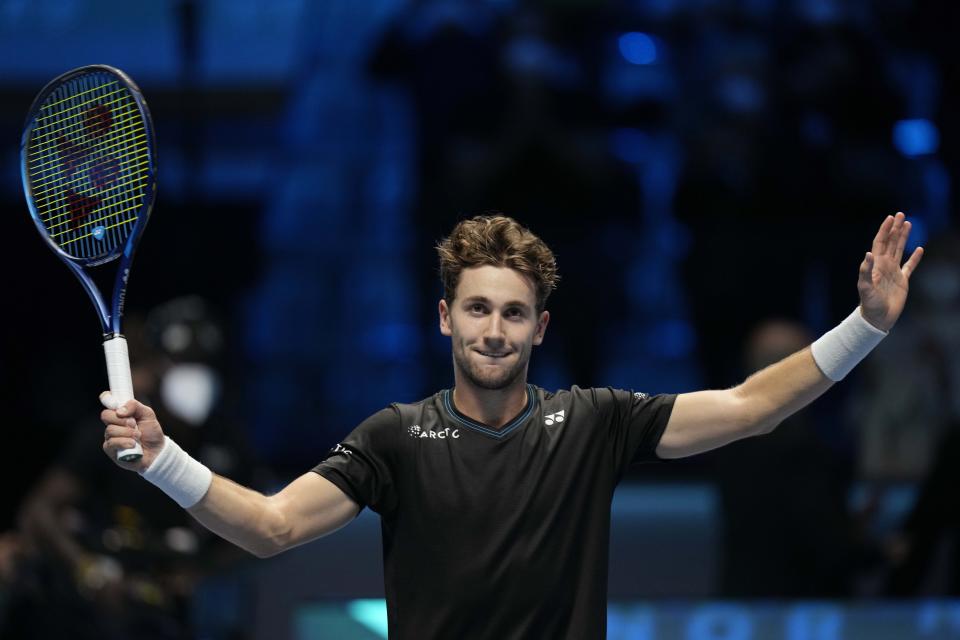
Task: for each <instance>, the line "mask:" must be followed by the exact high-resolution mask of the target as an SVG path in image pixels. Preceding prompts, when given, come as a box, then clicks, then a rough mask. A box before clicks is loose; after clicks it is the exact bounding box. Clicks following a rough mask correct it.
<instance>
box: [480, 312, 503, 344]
mask: <svg viewBox="0 0 960 640" xmlns="http://www.w3.org/2000/svg"><path fill="white" fill-rule="evenodd" d="M504 339H505V336H504V334H503V319H502V318H501V317H500V315H499V314H496V313H491V314H490V321H489V322H487V326H486V327H485V328H484V331H483V340H484V342H487V343H492V344H502V343H503V341H504Z"/></svg>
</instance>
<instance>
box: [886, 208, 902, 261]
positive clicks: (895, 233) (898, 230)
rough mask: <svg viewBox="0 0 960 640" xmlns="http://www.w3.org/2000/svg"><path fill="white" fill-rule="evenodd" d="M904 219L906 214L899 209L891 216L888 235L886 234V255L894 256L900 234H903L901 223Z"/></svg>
mask: <svg viewBox="0 0 960 640" xmlns="http://www.w3.org/2000/svg"><path fill="white" fill-rule="evenodd" d="M905 219H906V216H904V215H903V213H902V212H900V211H898V212H897V215H895V216H894V217H893V226H891V227H890V235H889V236H887V246H886V253H887V255H888V256H892V257H896V254H897V246H898V244H899V243H900V236H901V235H903V223H904V220H905Z"/></svg>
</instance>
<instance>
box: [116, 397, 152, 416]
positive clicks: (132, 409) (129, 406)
mask: <svg viewBox="0 0 960 640" xmlns="http://www.w3.org/2000/svg"><path fill="white" fill-rule="evenodd" d="M117 415H118V416H120V417H122V418H127V417H129V418H134V419H135V420H138V421H139V420H155V419H156V417H157V416H156V414H154V412H153V409H151V408H150V407H148V406H147V405H145V404H143V403H140V402H137V401H136V400H127V401H126V402H125V403H124V404H122V405H120V406H119V407H117Z"/></svg>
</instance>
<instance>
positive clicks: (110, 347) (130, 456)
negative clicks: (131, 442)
mask: <svg viewBox="0 0 960 640" xmlns="http://www.w3.org/2000/svg"><path fill="white" fill-rule="evenodd" d="M103 353H104V355H105V356H106V358H107V379H108V380H109V381H110V394H111V395H112V396H113V399H114V400H116V402H117V406H120V405H122V404H123V403H124V402H126V401H127V400H132V399H133V379H132V377H131V376H130V356H128V355H127V339H126V338H124V337H123V336H114V337H113V338H110V339H109V340H106V341H105V342H104V343H103ZM142 455H143V449H142V448H140V443H139V442H138V443H136V446H134V447H133V448H132V449H123V450H122V451H118V452H117V460H123V461H124V462H131V461H134V460H138V459H139V458H140V457H141V456H142Z"/></svg>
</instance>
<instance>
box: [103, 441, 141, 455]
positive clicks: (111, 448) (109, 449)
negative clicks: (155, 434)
mask: <svg viewBox="0 0 960 640" xmlns="http://www.w3.org/2000/svg"><path fill="white" fill-rule="evenodd" d="M136 446H137V441H136V440H134V439H133V438H110V439H109V440H105V441H104V443H103V450H104V451H105V452H106V453H107V455H108V456H110V457H111V458H116V457H117V452H118V451H125V450H126V449H133V448H134V447H136Z"/></svg>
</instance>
